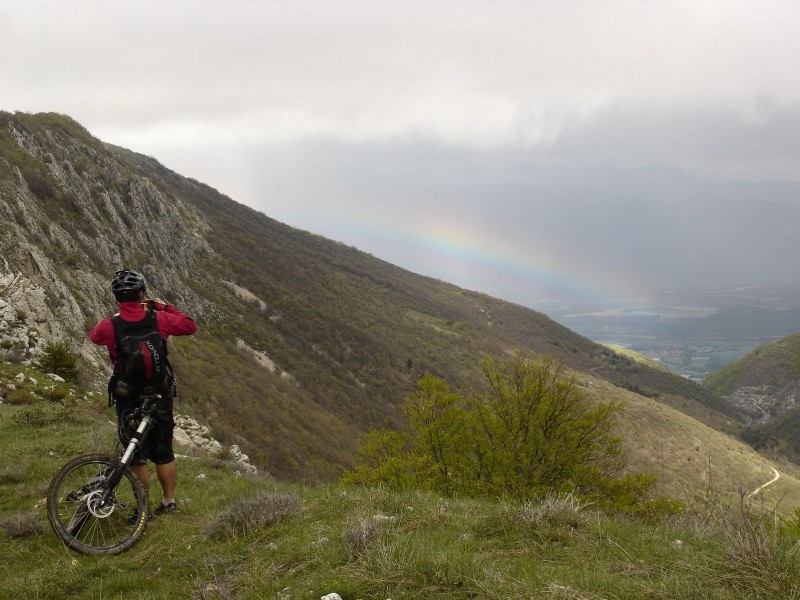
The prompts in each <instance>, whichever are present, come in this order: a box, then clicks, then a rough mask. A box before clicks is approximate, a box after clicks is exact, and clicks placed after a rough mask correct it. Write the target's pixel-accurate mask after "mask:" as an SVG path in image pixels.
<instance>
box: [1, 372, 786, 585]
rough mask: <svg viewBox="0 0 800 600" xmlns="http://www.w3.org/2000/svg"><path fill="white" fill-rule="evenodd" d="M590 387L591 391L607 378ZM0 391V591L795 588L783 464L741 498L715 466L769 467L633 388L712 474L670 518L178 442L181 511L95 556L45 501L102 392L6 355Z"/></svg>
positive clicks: (97, 422)
mask: <svg viewBox="0 0 800 600" xmlns="http://www.w3.org/2000/svg"><path fill="white" fill-rule="evenodd" d="M11 384H13V387H14V389H13V390H11V388H10V385H11ZM588 385H589V387H590V389H591V390H594V391H595V392H597V393H600V394H606V393H608V391H609V390H608V389H607V387H608V386H610V384H608V383H607V382H603V381H600V380H594V381H592V382H589V384H588ZM0 391H2V393H3V394H5V395H6V396H7V397H8V398H9V399H13V400H14V403H13V404H10V403H9V402H4V403H0V457H2V460H0V578H1V579H2V581H3V586H2V591H0V597H3V598H28V597H35V598H59V599H61V598H99V597H102V598H126V597H131V596H141V597H147V598H204V599H228V598H274V599H280V600H289V599H290V598H308V599H314V600H316V599H319V598H323V597H324V596H326V595H328V594H331V593H337V594H339V596H340V597H341V598H343V599H344V600H354V599H356V598H443V599H453V600H455V599H459V598H461V599H463V598H487V599H496V600H500V599H508V598H564V599H567V598H571V599H577V598H631V599H633V598H670V599H673V600H681V599H686V600H690V599H691V600H693V599H695V598H708V599H719V600H734V599H743V598H763V599H765V600H778V599H781V600H782V599H784V598H797V597H800V580H798V578H797V568H798V567H799V566H800V555H798V553H797V548H798V546H797V540H798V539H800V538H798V536H800V521H799V520H798V514H797V513H795V512H793V508H794V507H792V506H790V505H788V504H786V503H780V501H781V499H782V498H784V497H786V496H789V497H794V498H797V497H798V493H800V481H798V480H797V479H796V478H795V477H792V476H790V475H788V474H786V473H785V472H783V473H782V477H781V479H780V480H779V481H778V482H776V483H775V484H774V485H773V486H769V487H767V488H766V489H765V491H764V496H763V501H762V500H761V499H759V498H758V497H756V498H752V497H748V496H747V490H745V491H744V493H743V494H744V497H743V498H740V495H739V493H738V492H737V489H735V486H734V483H735V482H733V481H731V480H730V479H729V478H728V475H729V474H730V473H729V472H727V473H726V470H727V469H728V468H729V467H730V466H731V465H732V463H738V464H736V465H734V469H741V468H742V467H745V470H752V472H749V473H748V474H747V480H748V485H750V486H754V485H761V484H762V483H764V482H765V481H767V479H766V478H767V477H769V476H770V475H769V474H768V473H767V471H769V468H770V467H771V464H770V463H769V462H768V461H766V460H764V459H763V458H761V457H757V456H755V455H753V454H752V453H750V452H748V451H746V450H745V449H744V447H743V446H742V445H741V444H737V443H735V442H733V441H731V440H730V438H728V439H727V440H725V441H722V438H724V436H723V434H720V433H718V432H711V431H708V429H707V428H705V426H702V425H701V424H699V423H697V422H696V421H693V420H692V419H690V418H688V417H685V416H683V415H680V414H676V413H675V411H673V410H672V409H670V408H668V407H665V406H663V405H657V404H655V403H654V402H653V401H652V400H650V399H647V398H640V397H639V399H637V397H635V395H634V394H632V393H630V392H628V393H626V397H625V401H626V403H627V404H628V405H629V408H628V409H626V411H625V412H624V413H623V418H624V419H625V421H626V423H627V425H626V429H625V431H626V433H634V432H639V433H641V432H642V431H646V432H648V433H649V432H650V429H649V427H650V425H651V423H649V421H650V420H651V419H654V420H656V421H659V422H658V423H657V426H658V427H659V428H661V427H664V428H666V430H667V431H668V432H669V436H670V439H671V440H672V441H673V442H674V447H676V448H678V449H680V451H681V452H682V454H674V455H671V458H672V464H671V465H670V466H669V468H670V469H671V470H674V471H675V472H676V473H679V472H681V473H682V474H683V476H684V477H687V478H694V477H698V476H699V477H701V478H703V479H705V483H704V485H702V486H700V487H696V486H697V484H696V483H695V482H693V481H691V480H690V479H685V480H684V481H683V483H680V482H678V481H675V484H676V485H678V486H680V485H686V486H692V487H694V488H695V489H696V490H697V492H698V494H699V495H700V497H699V498H698V502H696V503H694V504H693V506H694V507H695V510H693V511H688V512H687V513H686V514H685V515H684V516H683V517H682V518H680V519H666V520H662V519H658V520H654V521H652V522H650V521H648V520H647V519H646V518H632V517H629V516H626V515H622V514H603V513H599V512H596V511H595V510H594V509H593V507H591V506H587V505H585V504H582V503H581V502H580V501H578V500H577V499H575V498H574V497H569V496H558V497H550V498H546V499H544V500H542V501H539V502H526V503H512V502H506V501H493V500H475V499H458V498H442V497H437V496H434V495H430V494H425V493H421V492H414V491H408V492H402V493H390V492H388V491H386V490H385V489H366V488H358V487H348V488H344V487H340V486H333V485H313V486H300V485H297V484H286V483H280V482H277V481H275V480H274V479H273V478H271V477H269V476H267V475H265V474H263V473H261V474H249V473H247V472H245V473H242V472H241V469H240V468H239V465H236V464H232V463H227V462H225V461H224V460H221V459H220V458H219V457H217V456H212V455H207V454H198V453H196V452H190V451H187V450H186V448H184V447H179V456H178V469H179V473H180V481H179V488H178V493H177V496H176V498H177V499H178V503H179V507H180V511H179V512H178V513H176V514H173V515H169V516H167V517H157V518H155V519H154V520H152V521H150V522H149V523H148V525H147V529H146V532H145V534H144V536H143V537H142V538H141V539H140V540H139V541H138V542H137V543H136V545H135V546H134V547H133V548H132V549H131V550H129V551H128V552H126V553H125V554H122V555H120V556H117V557H114V558H104V557H98V556H81V555H77V554H75V553H73V552H71V551H69V550H67V549H66V548H65V547H64V546H63V545H62V544H61V542H60V540H59V539H58V538H57V537H56V535H55V534H54V533H53V532H52V531H51V530H50V527H49V524H48V523H47V519H46V516H45V508H44V502H43V495H44V493H45V490H46V489H47V485H48V481H49V479H50V477H51V476H52V475H53V473H54V472H55V471H56V470H57V469H58V468H59V467H60V466H61V465H63V464H64V463H65V462H67V461H68V460H70V459H71V458H73V457H74V456H75V455H77V454H79V453H82V452H97V451H108V450H110V449H111V446H112V440H113V438H114V425H113V423H112V422H111V421H110V420H109V419H108V414H109V411H108V409H107V408H106V407H105V404H104V398H103V397H102V395H101V394H92V393H90V392H88V391H86V390H84V389H82V388H80V387H79V386H75V385H69V384H63V383H54V382H53V381H51V379H50V378H49V377H48V376H47V375H46V374H45V373H42V372H39V371H36V370H34V369H31V368H29V367H22V366H20V365H17V364H11V363H5V362H0ZM12 392H14V393H12ZM56 397H63V398H64V400H63V401H62V402H56V401H54V398H56ZM23 399H24V402H22V400H23ZM654 424H655V423H654ZM694 436H700V437H698V438H696V439H693V437H694ZM717 438H719V439H717ZM640 439H641V440H643V441H645V442H646V443H647V444H649V445H650V444H651V445H653V446H656V445H657V443H656V440H655V438H654V437H653V436H649V435H643V436H641V437H640ZM660 451H661V452H662V453H671V452H672V451H673V448H672V445H671V444H670V445H666V447H665V448H662V449H661V450H660ZM707 453H708V454H707ZM706 467H710V468H711V469H712V471H711V472H709V473H706V472H704V469H705V468H706ZM742 472H744V471H742ZM742 484H743V482H739V483H738V485H742ZM748 489H749V488H748ZM700 490H702V491H700ZM740 499H741V500H742V508H740V504H739V501H740ZM776 503H780V504H779V508H780V511H779V513H775V512H774V511H773V508H774V507H775V506H776ZM765 511H766V513H765ZM743 515H744V516H748V517H751V518H753V519H754V520H755V521H754V524H753V525H750V526H748V525H746V524H744V523H743V522H742V521H741V520H740V517H741V516H743ZM765 520H768V522H769V524H780V528H781V533H780V535H778V534H777V533H775V532H774V530H773V529H772V528H768V527H761V525H762V524H763V523H765Z"/></svg>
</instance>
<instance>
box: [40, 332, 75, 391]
mask: <svg viewBox="0 0 800 600" xmlns="http://www.w3.org/2000/svg"><path fill="white" fill-rule="evenodd" d="M39 368H41V369H42V370H43V371H46V372H47V373H55V374H56V375H59V376H60V377H63V378H64V379H66V380H67V381H75V380H77V379H78V357H77V356H75V355H74V354H73V353H72V351H71V350H70V349H69V343H68V342H67V341H66V340H50V341H48V342H47V343H46V344H45V345H44V351H43V353H42V356H41V358H40V359H39Z"/></svg>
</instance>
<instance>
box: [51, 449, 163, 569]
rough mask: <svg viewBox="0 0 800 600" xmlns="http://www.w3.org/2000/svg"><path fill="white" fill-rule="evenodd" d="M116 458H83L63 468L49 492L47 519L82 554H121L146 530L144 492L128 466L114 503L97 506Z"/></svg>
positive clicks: (65, 542) (62, 537)
mask: <svg viewBox="0 0 800 600" xmlns="http://www.w3.org/2000/svg"><path fill="white" fill-rule="evenodd" d="M117 464H119V461H118V459H116V458H113V457H110V456H107V455H105V454H85V455H83V456H79V457H77V458H75V459H74V460H72V461H70V462H68V463H67V464H66V465H64V466H63V467H61V469H59V471H58V472H57V473H56V474H55V475H54V476H53V479H52V480H51V481H50V487H49V489H48V491H47V516H48V518H49V519H50V524H51V525H52V526H53V530H54V531H55V532H56V535H58V537H59V538H61V541H63V542H64V544H66V545H67V547H69V548H71V549H72V550H75V551H76V552H79V553H81V554H120V553H121V552H125V551H126V550H128V549H129V548H130V547H131V546H132V545H133V544H134V543H136V541H137V540H138V539H139V538H140V537H142V534H143V533H144V530H145V527H146V526H147V520H148V515H149V513H148V510H147V491H146V490H145V489H144V486H143V485H142V482H141V481H139V478H138V477H136V475H135V474H134V472H133V471H131V469H130V468H129V467H125V471H124V472H123V476H122V480H121V481H120V482H119V484H118V485H117V487H116V489H114V490H113V493H112V495H111V498H112V502H111V503H109V504H108V505H106V506H105V507H99V506H98V502H97V501H98V499H99V497H100V496H101V495H102V493H103V492H104V491H105V490H106V487H107V483H108V478H109V476H110V474H111V472H112V471H113V470H114V467H115V466H116V465H117Z"/></svg>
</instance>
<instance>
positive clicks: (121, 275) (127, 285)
mask: <svg viewBox="0 0 800 600" xmlns="http://www.w3.org/2000/svg"><path fill="white" fill-rule="evenodd" d="M139 290H142V291H145V287H144V277H142V276H141V275H139V274H138V273H137V272H136V271H128V270H122V271H117V272H116V273H114V278H113V279H112V280H111V291H112V292H113V293H114V295H117V294H127V293H130V292H133V293H135V292H138V291H139Z"/></svg>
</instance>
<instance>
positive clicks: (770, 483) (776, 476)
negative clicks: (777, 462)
mask: <svg viewBox="0 0 800 600" xmlns="http://www.w3.org/2000/svg"><path fill="white" fill-rule="evenodd" d="M770 468H771V469H772V472H773V473H775V477H773V478H772V479H770V480H769V481H768V482H767V483H765V484H764V485H761V486H759V487H757V488H756V489H755V490H753V491H752V492H751V493H750V495H751V496H755V495H756V494H757V493H758V492H760V491H761V490H763V489H764V488H765V487H767V486H769V485H772V484H773V483H775V482H776V481H778V479H780V478H781V474H780V473H778V469H776V468H775V467H770Z"/></svg>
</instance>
